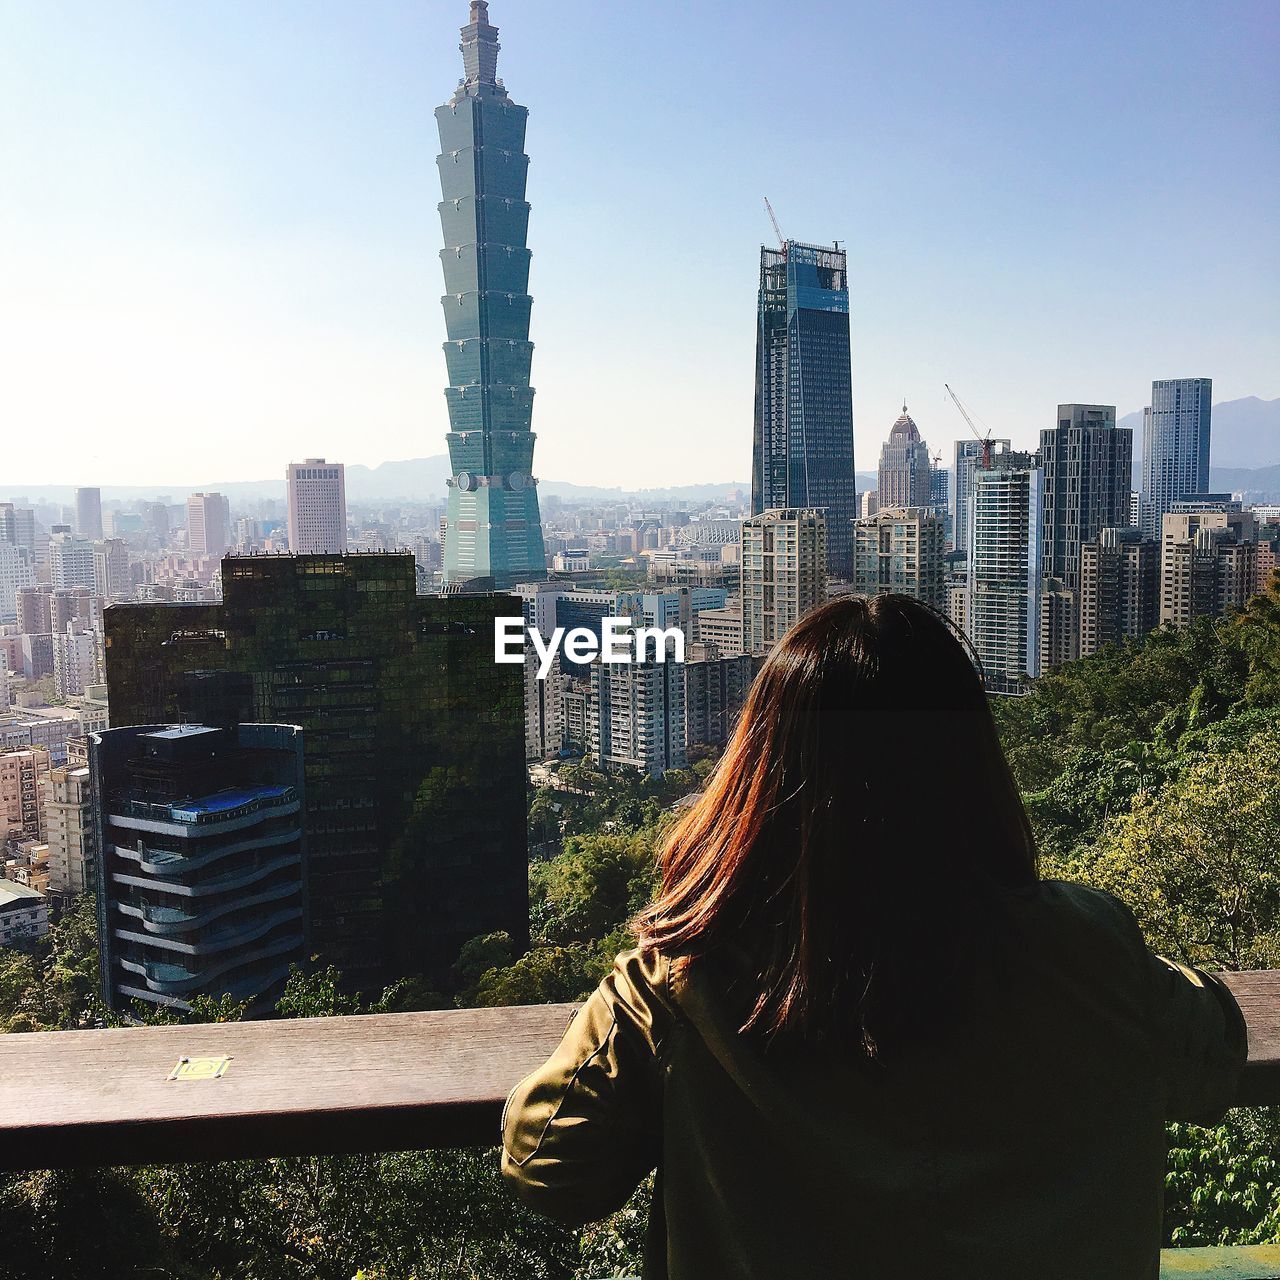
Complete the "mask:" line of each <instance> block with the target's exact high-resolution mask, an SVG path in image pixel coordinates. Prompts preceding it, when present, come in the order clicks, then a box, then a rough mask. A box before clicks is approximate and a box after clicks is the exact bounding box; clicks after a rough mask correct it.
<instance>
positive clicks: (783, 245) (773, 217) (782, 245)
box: [764, 196, 787, 254]
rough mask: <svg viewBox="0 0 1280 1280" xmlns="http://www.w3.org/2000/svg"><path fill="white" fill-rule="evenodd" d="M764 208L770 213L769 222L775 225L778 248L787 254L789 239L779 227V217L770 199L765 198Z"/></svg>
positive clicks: (774, 230) (774, 232)
mask: <svg viewBox="0 0 1280 1280" xmlns="http://www.w3.org/2000/svg"><path fill="white" fill-rule="evenodd" d="M764 207H765V208H766V209H767V210H768V211H769V221H770V222H772V223H773V234H774V235H775V236H777V237H778V248H779V249H781V250H782V252H783V253H784V254H785V253H786V251H787V238H786V236H784V235H783V234H782V228H781V227H780V226H778V215H777V214H776V213H774V211H773V205H771V204H770V203H769V197H768V196H765V198H764Z"/></svg>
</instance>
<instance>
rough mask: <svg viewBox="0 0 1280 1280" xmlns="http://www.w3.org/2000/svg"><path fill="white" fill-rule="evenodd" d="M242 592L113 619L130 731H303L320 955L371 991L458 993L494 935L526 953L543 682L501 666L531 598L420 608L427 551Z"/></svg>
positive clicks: (349, 562) (332, 563)
mask: <svg viewBox="0 0 1280 1280" xmlns="http://www.w3.org/2000/svg"><path fill="white" fill-rule="evenodd" d="M222 578H223V593H224V600H223V603H222V604H207V605H113V606H111V607H110V608H108V609H107V610H106V614H105V618H106V655H107V684H108V686H109V688H110V693H111V717H112V720H113V721H114V722H115V723H116V724H124V725H130V724H157V723H161V722H165V723H176V722H186V723H199V724H210V725H233V724H240V723H246V722H252V721H270V722H274V723H283V724H296V725H300V726H301V727H302V728H303V730H304V732H305V742H306V751H305V776H306V812H305V827H306V839H307V867H308V881H309V894H310V912H309V923H310V930H311V946H312V949H313V950H314V951H315V952H317V953H318V954H319V955H320V956H321V958H322V960H324V961H325V962H332V963H334V964H336V965H337V966H338V967H339V968H340V969H341V970H342V972H343V974H344V976H345V977H346V979H347V981H348V982H349V983H350V985H351V986H352V987H353V988H356V989H360V990H371V989H376V988H378V987H380V986H381V985H383V984H384V983H386V982H389V981H393V980H394V979H396V978H400V977H406V976H410V977H411V976H418V975H424V976H427V977H428V978H431V979H441V978H443V976H445V975H447V971H448V968H449V966H450V965H451V964H452V963H453V961H454V960H455V959H456V957H457V954H458V949H459V948H460V947H461V946H462V944H463V943H464V942H465V941H467V940H468V939H469V938H473V937H475V936H477V935H478V934H483V933H490V932H494V931H498V930H503V931H506V932H508V933H510V934H511V936H512V938H513V940H514V941H515V943H516V946H517V947H518V948H519V947H523V946H524V944H525V941H526V939H527V935H528V883H527V866H526V842H525V801H524V788H525V777H524V733H523V717H524V712H523V701H524V695H523V674H522V670H521V668H520V667H519V666H512V665H503V664H497V663H495V662H494V660H493V635H494V618H495V617H496V616H504V617H508V616H509V617H519V616H520V602H519V601H518V600H516V599H514V598H512V597H510V596H504V595H456V596H434V597H432V596H423V597H420V596H418V595H417V594H416V592H415V580H414V562H413V557H412V556H411V555H348V556H320V555H317V556H246V557H235V558H228V559H226V560H224V561H223V565H222Z"/></svg>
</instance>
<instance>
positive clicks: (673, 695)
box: [588, 650, 688, 776]
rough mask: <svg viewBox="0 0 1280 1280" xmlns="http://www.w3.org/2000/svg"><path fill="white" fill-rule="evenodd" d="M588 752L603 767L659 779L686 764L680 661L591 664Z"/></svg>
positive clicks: (682, 680)
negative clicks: (658, 777)
mask: <svg viewBox="0 0 1280 1280" xmlns="http://www.w3.org/2000/svg"><path fill="white" fill-rule="evenodd" d="M591 692H592V698H593V702H592V707H591V712H590V714H591V727H590V731H589V738H588V749H589V752H590V754H591V756H592V758H593V759H594V760H595V761H596V763H597V764H598V765H599V767H600V768H601V769H605V770H616V769H638V770H639V771H640V772H641V773H647V774H651V775H653V776H657V775H659V774H661V773H663V772H665V771H666V770H667V769H683V768H684V767H685V765H686V763H687V762H688V761H687V757H686V754H685V752H686V748H687V741H686V738H685V734H686V732H687V725H686V723H685V687H684V663H682V662H676V661H675V660H674V658H673V656H672V653H671V651H670V650H668V653H667V657H666V660H665V661H663V662H658V661H656V660H653V659H649V660H646V661H644V662H595V663H593V664H592V666H591Z"/></svg>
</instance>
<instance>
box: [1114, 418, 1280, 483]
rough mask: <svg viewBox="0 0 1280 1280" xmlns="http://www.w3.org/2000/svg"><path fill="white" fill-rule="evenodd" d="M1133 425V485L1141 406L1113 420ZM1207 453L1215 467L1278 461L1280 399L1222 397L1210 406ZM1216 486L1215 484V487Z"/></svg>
mask: <svg viewBox="0 0 1280 1280" xmlns="http://www.w3.org/2000/svg"><path fill="white" fill-rule="evenodd" d="M1116 425H1117V426H1121V427H1132V428H1133V476H1134V482H1133V487H1134V488H1135V489H1137V488H1140V487H1141V480H1142V410H1141V409H1139V410H1138V411H1137V412H1136V413H1126V414H1125V416H1124V417H1123V418H1121V419H1120V420H1119V422H1118V423H1117V424H1116ZM1209 455H1210V459H1211V461H1212V464H1213V466H1214V467H1222V468H1230V469H1235V470H1253V469H1256V468H1259V467H1272V466H1276V465H1278V464H1280V400H1259V399H1258V397H1257V396H1246V397H1245V398H1244V399H1243V400H1224V401H1223V402H1222V403H1221V404H1215V405H1214V406H1213V427H1212V431H1211V434H1210V440H1209ZM1216 487H1217V486H1216V485H1215V488H1216Z"/></svg>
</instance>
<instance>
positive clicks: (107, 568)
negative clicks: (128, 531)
mask: <svg viewBox="0 0 1280 1280" xmlns="http://www.w3.org/2000/svg"><path fill="white" fill-rule="evenodd" d="M93 577H94V590H95V591H96V592H97V594H98V595H100V596H101V597H102V598H103V599H104V600H128V599H129V598H130V597H131V596H132V595H133V581H132V579H131V578H130V576H129V548H128V546H127V545H126V544H125V543H124V541H123V540H122V539H120V538H107V539H105V540H104V541H102V542H99V543H98V544H97V545H96V546H95V547H94V549H93Z"/></svg>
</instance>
